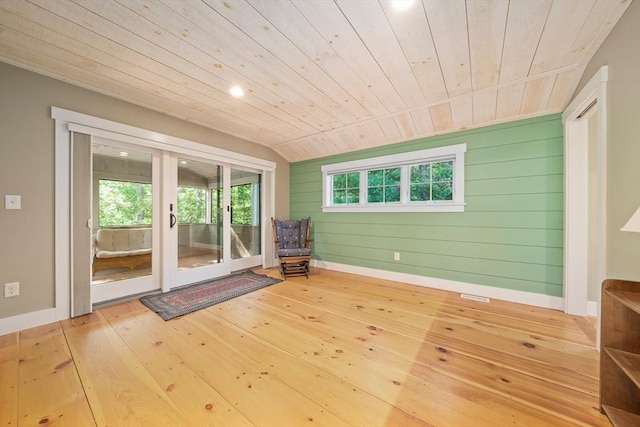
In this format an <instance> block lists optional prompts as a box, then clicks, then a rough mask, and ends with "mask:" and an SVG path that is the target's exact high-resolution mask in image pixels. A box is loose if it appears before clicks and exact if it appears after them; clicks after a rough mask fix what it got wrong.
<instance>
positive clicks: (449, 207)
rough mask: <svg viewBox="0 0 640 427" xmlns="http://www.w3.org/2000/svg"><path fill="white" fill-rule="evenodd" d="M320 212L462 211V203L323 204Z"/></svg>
mask: <svg viewBox="0 0 640 427" xmlns="http://www.w3.org/2000/svg"><path fill="white" fill-rule="evenodd" d="M322 212H324V213H334V212H336V213H345V212H464V203H433V204H410V205H401V204H396V205H366V206H365V205H346V206H323V207H322Z"/></svg>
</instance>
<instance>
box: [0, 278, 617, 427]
mask: <svg viewBox="0 0 640 427" xmlns="http://www.w3.org/2000/svg"><path fill="white" fill-rule="evenodd" d="M258 272H261V271H260V270H259V271H258ZM262 272H266V273H267V274H269V275H273V276H277V275H278V273H277V271H275V270H267V271H262ZM594 340H595V329H594V322H593V320H590V319H584V318H579V317H572V316H567V315H565V314H563V313H561V312H558V311H553V310H546V309H540V308H534V307H529V306H524V305H518V304H512V303H505V302H500V301H495V300H494V301H492V302H491V303H489V304H487V303H481V302H473V301H468V300H463V299H461V298H460V296H459V295H458V294H454V293H448V292H444V291H438V290H433V289H428V288H423V287H417V286H411V285H406V284H402V283H397V282H390V281H385V280H379V279H372V278H367V277H363V276H355V275H350V274H344V273H338V272H333V271H328V270H321V269H312V274H311V276H310V277H309V279H306V278H304V277H296V278H290V279H287V280H286V281H284V282H281V283H278V284H275V285H272V286H270V287H268V288H265V289H262V290H259V291H256V292H253V293H251V294H248V295H244V296H241V297H238V298H236V299H234V300H231V301H227V302H224V303H221V304H218V305H215V306H213V307H210V308H208V309H204V310H201V311H198V312H196V313H192V314H188V315H186V316H183V317H181V318H178V319H174V320H170V321H168V322H165V321H163V320H162V319H161V318H160V317H159V316H157V315H156V314H155V313H152V312H151V311H149V310H148V309H147V308H145V307H144V306H143V305H141V304H140V303H139V302H138V301H133V302H128V303H123V304H119V305H115V306H111V307H106V308H103V309H100V310H98V311H97V312H95V313H93V314H90V315H86V316H83V317H80V318H76V319H73V320H69V321H63V322H60V323H53V324H50V325H46V326H42V327H38V328H33V329H29V330H25V331H22V332H20V333H14V334H9V335H4V336H2V337H0V378H1V379H2V381H1V385H0V425H2V426H7V425H10V426H35V425H56V426H58V425H59V426H62V425H67V426H90V425H98V426H120V425H122V426H182V425H194V426H252V425H256V426H312V425H322V426H332V427H334V426H349V425H351V426H367V427H369V426H507V425H508V426H512V425H519V426H565V425H566V426H568V425H589V426H592V425H595V426H608V425H609V423H608V421H607V420H606V418H605V417H604V416H603V415H602V414H600V412H599V410H598V359H599V356H598V352H597V351H596V350H595V349H594Z"/></svg>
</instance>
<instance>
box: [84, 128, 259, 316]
mask: <svg viewBox="0 0 640 427" xmlns="http://www.w3.org/2000/svg"><path fill="white" fill-rule="evenodd" d="M91 150H92V155H91V158H92V162H91V169H92V172H91V174H92V181H91V182H92V184H91V193H92V195H93V196H92V202H91V220H90V224H91V248H92V249H91V251H92V253H91V259H92V261H91V298H90V299H91V303H94V304H95V303H100V302H104V301H109V300H114V299H118V298H123V297H127V296H132V295H136V294H141V293H145V292H149V291H153V290H157V289H160V288H162V290H163V291H168V290H170V289H172V288H176V287H179V286H183V285H187V284H192V283H197V282H200V281H205V280H209V279H212V278H215V277H220V276H224V275H228V274H230V273H232V272H234V271H239V270H243V269H247V268H251V267H255V266H259V265H262V251H263V248H262V245H263V237H262V232H263V231H262V223H263V218H262V208H261V200H262V196H261V194H262V174H261V172H260V171H256V170H251V169H249V168H239V167H235V166H234V167H232V166H230V165H228V164H225V163H221V162H218V161H215V160H213V159H205V158H200V157H193V156H187V155H184V154H177V153H171V152H167V151H161V150H154V149H152V148H145V147H143V146H138V145H133V144H127V143H124V142H119V141H112V140H108V139H104V138H100V137H95V138H93V142H92V143H91ZM85 228H86V227H85ZM85 264H86V262H85Z"/></svg>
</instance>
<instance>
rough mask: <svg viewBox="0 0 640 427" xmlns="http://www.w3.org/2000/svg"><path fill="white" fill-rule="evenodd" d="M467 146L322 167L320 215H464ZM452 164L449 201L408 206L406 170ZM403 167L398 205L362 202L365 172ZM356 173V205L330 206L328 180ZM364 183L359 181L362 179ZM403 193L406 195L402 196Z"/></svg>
mask: <svg viewBox="0 0 640 427" xmlns="http://www.w3.org/2000/svg"><path fill="white" fill-rule="evenodd" d="M466 151H467V144H456V145H448V146H444V147H437V148H429V149H427V150H420V151H410V152H407V153H400V154H393V155H389V156H380V157H372V158H368V159H361V160H353V161H350V162H342V163H333V164H330V165H324V166H322V168H321V170H322V201H323V204H322V212H325V213H331V212H464V205H465V203H464V153H465V152H466ZM445 160H453V162H454V167H453V188H454V191H453V197H454V198H453V200H452V201H430V202H410V201H409V197H408V188H409V185H408V180H409V176H408V172H407V170H408V166H410V165H418V164H424V163H431V162H438V161H445ZM391 167H403V169H402V170H401V174H402V183H401V191H402V193H401V201H400V202H398V203H388V204H384V203H376V204H374V203H367V202H366V171H368V170H373V169H386V168H391ZM348 172H360V173H361V177H360V203H359V204H355V203H354V204H344V205H333V204H332V200H331V176H332V175H334V174H338V173H348ZM362 174H364V176H365V180H364V181H363V175H362ZM405 193H406V194H405Z"/></svg>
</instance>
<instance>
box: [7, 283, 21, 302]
mask: <svg viewBox="0 0 640 427" xmlns="http://www.w3.org/2000/svg"><path fill="white" fill-rule="evenodd" d="M18 295H20V283H19V282H11V283H5V284H4V297H5V298H9V297H17V296H18Z"/></svg>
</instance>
